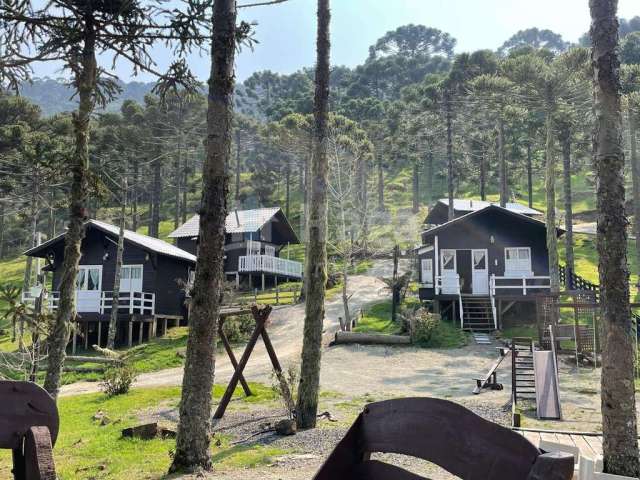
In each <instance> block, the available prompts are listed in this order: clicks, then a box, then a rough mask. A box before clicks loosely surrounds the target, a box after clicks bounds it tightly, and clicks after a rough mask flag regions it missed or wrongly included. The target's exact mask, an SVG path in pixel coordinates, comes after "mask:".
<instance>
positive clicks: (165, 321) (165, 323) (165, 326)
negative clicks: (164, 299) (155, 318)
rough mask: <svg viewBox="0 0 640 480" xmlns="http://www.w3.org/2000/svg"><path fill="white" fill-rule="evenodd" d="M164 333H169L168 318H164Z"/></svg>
mask: <svg viewBox="0 0 640 480" xmlns="http://www.w3.org/2000/svg"><path fill="white" fill-rule="evenodd" d="M162 334H163V335H166V334H167V319H166V318H165V319H164V327H163V328H162Z"/></svg>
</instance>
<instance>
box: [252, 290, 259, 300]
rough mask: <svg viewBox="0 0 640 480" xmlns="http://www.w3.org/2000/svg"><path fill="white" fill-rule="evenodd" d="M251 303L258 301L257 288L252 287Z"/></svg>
mask: <svg viewBox="0 0 640 480" xmlns="http://www.w3.org/2000/svg"><path fill="white" fill-rule="evenodd" d="M253 303H256V304H257V303H258V289H257V288H254V289H253Z"/></svg>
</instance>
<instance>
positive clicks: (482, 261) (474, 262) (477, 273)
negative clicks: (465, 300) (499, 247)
mask: <svg viewBox="0 0 640 480" xmlns="http://www.w3.org/2000/svg"><path fill="white" fill-rule="evenodd" d="M487 257H488V255H487V251H486V250H471V269H472V271H473V278H472V284H471V286H472V291H473V294H474V295H488V294H489V261H488V260H489V259H488V258H487Z"/></svg>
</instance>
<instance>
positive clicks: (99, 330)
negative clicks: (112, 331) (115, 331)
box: [98, 320, 102, 347]
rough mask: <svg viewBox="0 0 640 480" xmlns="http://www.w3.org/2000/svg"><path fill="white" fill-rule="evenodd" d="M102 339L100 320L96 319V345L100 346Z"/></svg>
mask: <svg viewBox="0 0 640 480" xmlns="http://www.w3.org/2000/svg"><path fill="white" fill-rule="evenodd" d="M101 341H102V322H101V321H100V320H98V346H99V347H102V345H101V343H100V342H101Z"/></svg>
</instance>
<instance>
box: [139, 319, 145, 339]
mask: <svg viewBox="0 0 640 480" xmlns="http://www.w3.org/2000/svg"><path fill="white" fill-rule="evenodd" d="M138 325H140V329H139V330H138V345H142V335H143V334H144V322H143V321H142V320H138Z"/></svg>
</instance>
